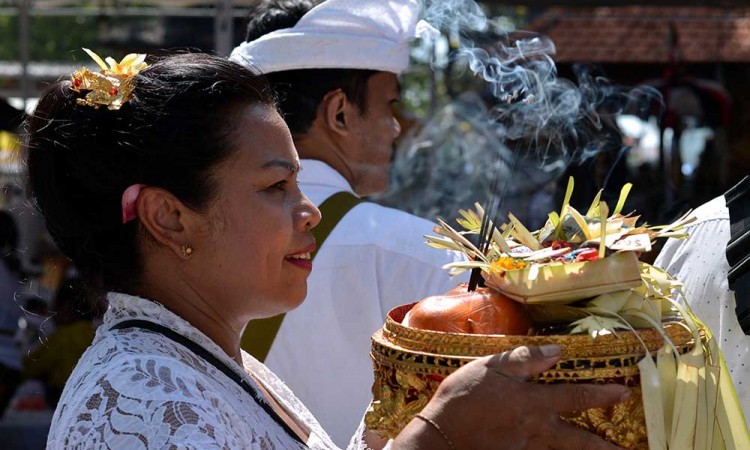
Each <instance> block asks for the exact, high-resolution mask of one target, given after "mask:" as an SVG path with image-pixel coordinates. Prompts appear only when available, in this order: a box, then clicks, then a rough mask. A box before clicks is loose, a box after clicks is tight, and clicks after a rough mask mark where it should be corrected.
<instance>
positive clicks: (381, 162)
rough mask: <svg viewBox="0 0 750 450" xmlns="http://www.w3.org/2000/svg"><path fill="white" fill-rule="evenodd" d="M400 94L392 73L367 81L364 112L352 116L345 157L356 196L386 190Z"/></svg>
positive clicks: (381, 73) (382, 73)
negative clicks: (352, 141) (349, 139)
mask: <svg viewBox="0 0 750 450" xmlns="http://www.w3.org/2000/svg"><path fill="white" fill-rule="evenodd" d="M400 93H401V87H400V86H399V83H398V78H397V77H396V75H395V74H393V73H390V72H378V73H376V74H375V75H373V76H371V77H370V78H369V79H368V80H367V94H366V95H367V97H366V98H367V100H366V111H365V112H364V114H361V115H355V117H354V121H353V123H351V125H352V128H351V130H352V134H353V137H354V140H355V145H353V146H352V148H350V149H348V153H349V154H348V155H347V157H348V158H347V159H348V160H349V161H348V163H349V164H348V165H349V169H350V170H351V173H352V176H353V180H351V181H352V184H353V188H354V191H355V192H356V193H357V194H359V195H364V196H366V195H373V194H378V193H381V192H384V191H385V190H386V189H387V188H388V170H389V169H390V165H391V157H392V154H393V142H394V141H395V139H396V138H397V137H398V135H399V134H400V133H401V126H400V125H399V124H398V122H397V121H396V119H395V118H394V117H393V106H394V104H395V103H396V102H397V101H398V99H399V95H400Z"/></svg>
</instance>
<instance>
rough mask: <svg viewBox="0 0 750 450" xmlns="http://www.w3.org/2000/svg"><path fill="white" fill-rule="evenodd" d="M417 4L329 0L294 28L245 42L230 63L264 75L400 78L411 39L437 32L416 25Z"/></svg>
mask: <svg viewBox="0 0 750 450" xmlns="http://www.w3.org/2000/svg"><path fill="white" fill-rule="evenodd" d="M420 9H421V6H420V2H419V1H418V0H327V1H325V2H323V3H321V4H319V5H318V6H316V7H314V8H313V9H311V10H310V11H309V12H308V13H307V14H305V15H304V16H303V17H302V18H301V19H300V20H299V22H298V23H297V24H296V25H295V26H294V27H292V28H287V29H282V30H277V31H274V32H272V33H268V34H267V35H265V36H262V37H260V38H258V39H256V40H254V41H252V42H243V43H242V44H240V45H239V46H238V47H237V48H235V49H234V51H232V55H231V59H232V60H233V61H236V62H238V63H240V64H243V65H246V66H250V67H252V68H255V69H257V70H258V71H260V72H261V73H272V72H281V71H286V70H297V69H369V70H380V71H384V72H392V73H396V74H399V73H401V72H402V71H403V70H404V69H406V67H407V66H408V65H409V41H411V40H412V39H414V38H415V37H423V36H427V35H434V34H439V32H438V31H437V30H435V29H434V28H432V27H431V26H430V25H429V24H427V23H426V22H424V21H419V22H417V18H418V16H419V12H420Z"/></svg>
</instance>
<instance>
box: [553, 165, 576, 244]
mask: <svg viewBox="0 0 750 450" xmlns="http://www.w3.org/2000/svg"><path fill="white" fill-rule="evenodd" d="M574 187H575V181H574V179H573V177H569V178H568V187H567V188H566V189H565V197H563V203H562V207H561V208H560V221H559V222H558V223H557V227H555V239H562V238H563V235H562V224H563V219H564V218H565V213H566V212H567V211H568V204H570V198H571V197H572V196H573V188H574Z"/></svg>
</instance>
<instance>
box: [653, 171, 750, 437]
mask: <svg viewBox="0 0 750 450" xmlns="http://www.w3.org/2000/svg"><path fill="white" fill-rule="evenodd" d="M692 215H693V216H695V218H696V220H695V222H693V223H691V224H689V225H688V226H687V227H686V228H685V232H686V233H687V234H688V238H687V239H685V240H680V239H674V238H673V239H669V240H668V241H667V242H666V243H665V244H664V248H663V249H662V251H661V253H659V256H658V257H657V258H656V261H655V262H654V265H655V266H658V267H661V268H663V269H665V270H666V271H667V272H669V273H670V274H671V275H673V276H674V277H676V278H677V279H679V280H680V281H682V282H683V283H684V285H685V287H684V290H685V295H686V296H687V298H686V299H680V300H681V301H683V302H687V303H688V304H689V305H690V307H691V308H692V309H693V311H695V313H696V314H697V316H698V317H699V318H700V319H701V320H702V321H704V322H705V324H706V325H707V326H708V327H709V328H710V329H711V330H712V331H713V333H714V338H715V339H716V340H717V343H718V344H719V347H720V348H721V351H722V353H723V354H724V358H725V359H726V363H727V368H728V369H729V375H730V376H731V378H732V382H733V383H734V388H735V390H736V391H737V396H738V397H739V399H740V403H741V405H742V408H743V409H744V411H745V420H746V421H747V420H748V419H750V415H749V414H748V413H750V358H749V357H748V355H750V316H748V312H749V311H750V289H746V287H747V286H750V284H748V283H750V274H748V275H747V276H746V277H745V278H747V279H743V275H744V272H745V271H747V269H748V267H747V264H743V261H745V262H747V261H750V259H748V258H750V234H746V233H747V232H749V231H750V229H746V230H742V225H744V226H745V227H747V226H748V225H750V178H745V179H744V180H742V182H740V183H739V184H738V185H737V186H735V187H734V188H732V189H730V190H729V192H727V194H725V195H722V196H720V197H717V198H715V199H713V200H711V201H710V202H708V203H705V204H703V205H701V206H700V207H698V208H697V209H696V210H695V211H694V212H693V214H692ZM743 238H745V239H743ZM743 241H744V242H743ZM730 249H732V250H730ZM730 255H731V256H732V261H731V264H730V261H728V258H727V257H728V256H730ZM741 318H742V319H741ZM741 320H742V321H741ZM748 426H750V422H748Z"/></svg>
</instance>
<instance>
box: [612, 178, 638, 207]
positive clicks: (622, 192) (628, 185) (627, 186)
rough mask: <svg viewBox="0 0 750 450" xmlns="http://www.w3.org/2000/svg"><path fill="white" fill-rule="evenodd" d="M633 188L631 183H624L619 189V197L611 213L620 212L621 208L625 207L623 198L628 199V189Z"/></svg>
mask: <svg viewBox="0 0 750 450" xmlns="http://www.w3.org/2000/svg"><path fill="white" fill-rule="evenodd" d="M632 188H633V184H632V183H625V185H624V186H623V187H622V189H620V198H619V199H617V206H615V210H614V213H613V214H620V213H621V212H622V208H624V207H625V200H627V199H628V194H630V190H631V189H632Z"/></svg>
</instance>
